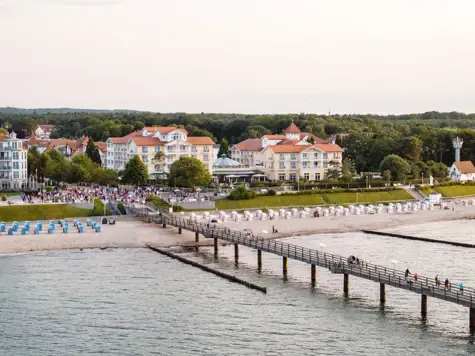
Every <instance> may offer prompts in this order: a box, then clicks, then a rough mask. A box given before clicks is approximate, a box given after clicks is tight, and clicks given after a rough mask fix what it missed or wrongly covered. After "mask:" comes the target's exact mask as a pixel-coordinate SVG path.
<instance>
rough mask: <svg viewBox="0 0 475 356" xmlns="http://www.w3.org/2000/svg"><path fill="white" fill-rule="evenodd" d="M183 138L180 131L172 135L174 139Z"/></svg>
mask: <svg viewBox="0 0 475 356" xmlns="http://www.w3.org/2000/svg"><path fill="white" fill-rule="evenodd" d="M180 139H181V135H180V134H179V133H174V134H173V135H172V140H173V141H175V140H180Z"/></svg>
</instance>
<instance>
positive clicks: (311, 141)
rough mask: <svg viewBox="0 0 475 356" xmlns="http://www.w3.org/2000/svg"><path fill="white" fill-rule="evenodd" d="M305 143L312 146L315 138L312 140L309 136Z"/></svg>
mask: <svg viewBox="0 0 475 356" xmlns="http://www.w3.org/2000/svg"><path fill="white" fill-rule="evenodd" d="M307 142H308V143H310V144H312V145H314V144H315V138H313V136H309V137H308V138H307Z"/></svg>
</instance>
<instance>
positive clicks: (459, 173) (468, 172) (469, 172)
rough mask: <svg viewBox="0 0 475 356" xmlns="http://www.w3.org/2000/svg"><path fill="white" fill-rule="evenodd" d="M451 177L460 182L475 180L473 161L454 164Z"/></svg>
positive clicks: (450, 173)
mask: <svg viewBox="0 0 475 356" xmlns="http://www.w3.org/2000/svg"><path fill="white" fill-rule="evenodd" d="M449 177H450V178H451V179H452V180H453V181H458V182H465V181H468V180H475V166H474V165H473V163H472V161H461V162H454V163H453V164H452V167H450V170H449Z"/></svg>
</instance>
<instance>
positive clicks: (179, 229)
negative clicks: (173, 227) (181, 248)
mask: <svg viewBox="0 0 475 356" xmlns="http://www.w3.org/2000/svg"><path fill="white" fill-rule="evenodd" d="M178 233H179V234H180V235H181V227H179V228H178Z"/></svg>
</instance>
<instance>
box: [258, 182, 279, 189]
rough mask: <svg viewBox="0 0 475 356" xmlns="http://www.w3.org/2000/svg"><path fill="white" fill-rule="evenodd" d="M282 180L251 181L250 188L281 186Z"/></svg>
mask: <svg viewBox="0 0 475 356" xmlns="http://www.w3.org/2000/svg"><path fill="white" fill-rule="evenodd" d="M281 186H282V182H256V181H254V182H251V183H250V187H251V188H256V187H281Z"/></svg>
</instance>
